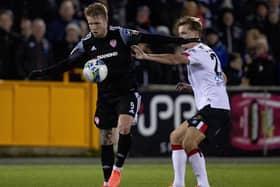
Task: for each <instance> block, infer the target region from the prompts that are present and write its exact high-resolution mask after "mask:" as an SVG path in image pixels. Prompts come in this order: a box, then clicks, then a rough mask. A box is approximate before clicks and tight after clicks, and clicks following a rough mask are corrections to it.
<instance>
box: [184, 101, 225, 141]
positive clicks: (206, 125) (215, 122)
mask: <svg viewBox="0 0 280 187" xmlns="http://www.w3.org/2000/svg"><path fill="white" fill-rule="evenodd" d="M188 123H189V125H190V126H193V127H195V128H197V129H198V130H199V131H201V132H202V133H204V134H205V136H206V139H205V140H206V142H213V141H215V139H216V136H217V135H219V134H220V133H221V132H222V131H223V129H226V128H227V127H228V125H229V123H230V111H229V110H225V109H217V108H211V106H210V105H207V106H205V107H204V108H202V109H201V110H199V111H198V112H197V113H196V114H195V115H194V116H193V117H192V118H191V119H189V120H188Z"/></svg>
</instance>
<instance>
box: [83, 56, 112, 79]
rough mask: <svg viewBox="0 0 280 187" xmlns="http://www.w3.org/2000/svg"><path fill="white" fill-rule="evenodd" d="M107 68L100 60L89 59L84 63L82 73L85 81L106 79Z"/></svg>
mask: <svg viewBox="0 0 280 187" xmlns="http://www.w3.org/2000/svg"><path fill="white" fill-rule="evenodd" d="M107 74H108V68H107V66H106V64H105V63H104V62H103V61H102V60H97V59H91V60H89V61H87V62H86V63H85V65H84V69H83V75H84V78H85V79H86V80H87V81H90V82H102V81H104V79H106V77H107Z"/></svg>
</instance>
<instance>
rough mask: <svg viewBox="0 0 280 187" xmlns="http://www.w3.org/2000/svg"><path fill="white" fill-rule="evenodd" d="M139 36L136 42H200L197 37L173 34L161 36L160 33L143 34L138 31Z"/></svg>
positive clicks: (179, 43)
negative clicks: (175, 35) (181, 36)
mask: <svg viewBox="0 0 280 187" xmlns="http://www.w3.org/2000/svg"><path fill="white" fill-rule="evenodd" d="M139 35H140V38H139V41H138V43H149V44H155V45H157V44H169V43H174V44H178V45H181V44H187V43H191V42H200V39H199V38H187V39H184V38H180V37H173V36H162V35H156V34H145V33H139Z"/></svg>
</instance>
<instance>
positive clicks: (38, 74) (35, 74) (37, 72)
mask: <svg viewBox="0 0 280 187" xmlns="http://www.w3.org/2000/svg"><path fill="white" fill-rule="evenodd" d="M42 72H43V71H42V70H41V69H37V70H33V71H31V72H30V73H29V75H28V77H27V80H32V79H34V78H36V77H41V76H42Z"/></svg>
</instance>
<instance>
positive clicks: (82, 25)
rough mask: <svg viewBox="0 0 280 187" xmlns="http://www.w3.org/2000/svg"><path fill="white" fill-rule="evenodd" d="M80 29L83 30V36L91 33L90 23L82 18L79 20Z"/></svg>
mask: <svg viewBox="0 0 280 187" xmlns="http://www.w3.org/2000/svg"><path fill="white" fill-rule="evenodd" d="M79 25H80V30H81V37H85V36H86V35H87V34H88V33H89V29H88V24H87V22H86V21H84V20H81V21H80V22H79Z"/></svg>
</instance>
